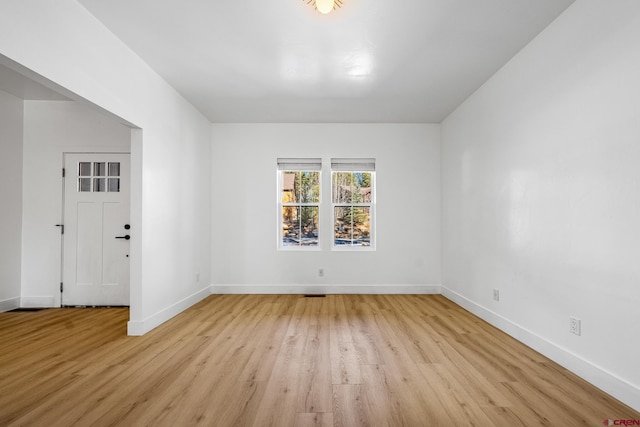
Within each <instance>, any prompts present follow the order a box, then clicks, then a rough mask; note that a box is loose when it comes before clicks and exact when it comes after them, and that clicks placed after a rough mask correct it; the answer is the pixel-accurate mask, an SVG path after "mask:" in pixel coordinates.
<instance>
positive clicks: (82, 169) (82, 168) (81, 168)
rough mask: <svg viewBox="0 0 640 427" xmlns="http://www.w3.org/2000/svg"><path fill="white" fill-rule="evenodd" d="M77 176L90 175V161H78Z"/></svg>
mask: <svg viewBox="0 0 640 427" xmlns="http://www.w3.org/2000/svg"><path fill="white" fill-rule="evenodd" d="M78 176H91V162H80V163H78Z"/></svg>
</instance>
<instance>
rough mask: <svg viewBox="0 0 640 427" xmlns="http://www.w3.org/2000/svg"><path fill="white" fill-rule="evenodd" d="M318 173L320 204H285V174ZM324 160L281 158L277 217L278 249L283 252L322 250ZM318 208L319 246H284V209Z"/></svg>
mask: <svg viewBox="0 0 640 427" xmlns="http://www.w3.org/2000/svg"><path fill="white" fill-rule="evenodd" d="M293 171H295V172H318V175H319V176H318V179H319V181H318V182H319V185H320V192H319V198H318V202H313V203H302V202H295V203H284V202H282V193H283V186H284V179H283V177H284V172H293ZM322 191H323V190H322V159H320V158H279V159H278V192H277V198H278V216H277V224H278V226H277V227H278V233H277V238H278V242H277V248H278V250H282V251H320V250H322V238H321V236H320V233H321V227H320V225H321V222H322V221H321V217H322ZM305 206H311V207H317V208H318V224H317V229H318V244H317V245H314V246H311V245H310V246H305V245H291V246H289V245H283V243H282V240H283V237H284V236H283V235H282V215H283V208H285V207H305Z"/></svg>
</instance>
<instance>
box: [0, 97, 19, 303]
mask: <svg viewBox="0 0 640 427" xmlns="http://www.w3.org/2000/svg"><path fill="white" fill-rule="evenodd" d="M22 122H23V101H22V100H21V99H18V98H16V97H14V96H13V95H10V94H8V93H6V92H3V91H0V200H2V208H0V211H1V213H0V236H2V237H1V238H0V311H7V310H11V309H14V308H17V307H18V306H19V305H20V280H21V278H20V260H21V258H22V257H21V252H22V244H21V242H22V236H21V229H22Z"/></svg>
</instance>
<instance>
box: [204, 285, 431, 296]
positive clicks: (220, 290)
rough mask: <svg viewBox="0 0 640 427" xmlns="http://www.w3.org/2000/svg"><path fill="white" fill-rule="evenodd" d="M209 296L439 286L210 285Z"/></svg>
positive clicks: (409, 290)
mask: <svg viewBox="0 0 640 427" xmlns="http://www.w3.org/2000/svg"><path fill="white" fill-rule="evenodd" d="M210 290H211V294H439V293H440V285H211V286H210Z"/></svg>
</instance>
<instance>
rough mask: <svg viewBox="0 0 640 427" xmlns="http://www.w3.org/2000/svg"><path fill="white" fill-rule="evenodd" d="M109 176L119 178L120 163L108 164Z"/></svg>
mask: <svg viewBox="0 0 640 427" xmlns="http://www.w3.org/2000/svg"><path fill="white" fill-rule="evenodd" d="M109 176H120V162H110V163H109Z"/></svg>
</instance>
